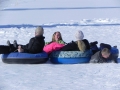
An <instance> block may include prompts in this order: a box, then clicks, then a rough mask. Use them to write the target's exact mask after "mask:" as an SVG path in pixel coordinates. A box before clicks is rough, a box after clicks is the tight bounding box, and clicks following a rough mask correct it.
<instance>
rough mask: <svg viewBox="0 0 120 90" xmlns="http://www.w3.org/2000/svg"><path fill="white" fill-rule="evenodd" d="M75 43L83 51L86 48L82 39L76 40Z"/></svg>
mask: <svg viewBox="0 0 120 90" xmlns="http://www.w3.org/2000/svg"><path fill="white" fill-rule="evenodd" d="M77 45H78V48H79V50H80V51H82V52H84V51H85V50H86V45H85V43H84V42H83V41H82V40H78V41H77Z"/></svg>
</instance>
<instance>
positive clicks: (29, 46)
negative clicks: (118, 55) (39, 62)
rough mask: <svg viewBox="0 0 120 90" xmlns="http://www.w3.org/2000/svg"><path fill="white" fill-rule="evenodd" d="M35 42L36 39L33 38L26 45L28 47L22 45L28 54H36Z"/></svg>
mask: <svg viewBox="0 0 120 90" xmlns="http://www.w3.org/2000/svg"><path fill="white" fill-rule="evenodd" d="M34 42H35V39H34V38H31V39H30V41H29V43H28V44H26V45H22V46H21V47H22V49H23V50H24V52H26V53H31V52H34V50H33V49H34V47H33V44H34Z"/></svg>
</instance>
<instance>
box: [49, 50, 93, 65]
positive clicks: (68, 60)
mask: <svg viewBox="0 0 120 90" xmlns="http://www.w3.org/2000/svg"><path fill="white" fill-rule="evenodd" d="M91 55H92V52H91V50H88V51H86V52H84V53H83V52H81V51H55V52H53V53H51V55H50V61H51V62H52V63H54V64H78V63H88V62H89V61H90V58H91Z"/></svg>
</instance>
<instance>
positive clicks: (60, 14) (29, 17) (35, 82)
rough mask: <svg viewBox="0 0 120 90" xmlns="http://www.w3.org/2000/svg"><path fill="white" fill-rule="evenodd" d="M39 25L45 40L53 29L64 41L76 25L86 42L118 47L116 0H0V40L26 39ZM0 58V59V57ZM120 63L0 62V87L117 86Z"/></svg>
mask: <svg viewBox="0 0 120 90" xmlns="http://www.w3.org/2000/svg"><path fill="white" fill-rule="evenodd" d="M39 25H41V26H43V27H44V31H45V32H44V36H45V41H46V42H48V41H51V39H52V34H53V33H54V32H55V31H60V32H61V33H62V37H63V40H64V41H65V42H71V41H72V40H76V39H75V35H74V34H75V31H77V30H81V31H83V33H84V36H85V37H84V38H86V39H88V41H89V42H93V41H98V46H99V44H100V43H107V44H110V45H111V46H114V45H117V47H118V49H120V46H119V45H120V41H119V35H120V1H119V0H49V1H48V0H0V38H1V39H0V44H1V45H7V44H6V42H7V40H10V42H11V43H12V42H13V41H14V40H17V42H18V43H19V44H23V45H24V44H27V43H28V42H29V39H30V38H31V37H34V30H35V28H36V26H39ZM0 60H1V59H0ZM119 77H120V65H119V64H115V63H104V64H90V63H87V64H59V65H58V64H52V63H51V62H50V61H48V62H47V63H45V64H34V65H30V64H5V63H3V62H2V60H1V61H0V81H1V82H0V90H88V89H89V90H96V89H97V90H119V89H120V82H119V81H120V79H119Z"/></svg>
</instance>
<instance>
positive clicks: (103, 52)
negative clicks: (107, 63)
mask: <svg viewBox="0 0 120 90" xmlns="http://www.w3.org/2000/svg"><path fill="white" fill-rule="evenodd" d="M101 53H102V54H104V55H108V54H110V53H111V52H110V50H109V49H108V48H103V49H102V51H101Z"/></svg>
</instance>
